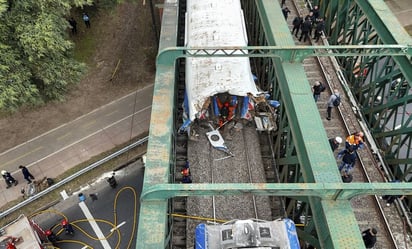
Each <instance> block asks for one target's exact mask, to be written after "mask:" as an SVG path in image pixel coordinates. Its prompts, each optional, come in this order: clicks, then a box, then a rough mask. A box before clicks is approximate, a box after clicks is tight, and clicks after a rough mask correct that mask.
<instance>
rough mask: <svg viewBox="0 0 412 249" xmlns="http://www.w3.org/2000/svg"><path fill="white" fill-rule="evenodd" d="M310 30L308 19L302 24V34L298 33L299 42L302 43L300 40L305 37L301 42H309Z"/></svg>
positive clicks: (310, 24)
mask: <svg viewBox="0 0 412 249" xmlns="http://www.w3.org/2000/svg"><path fill="white" fill-rule="evenodd" d="M311 29H312V22H311V20H310V19H306V20H305V21H304V22H303V24H302V32H301V33H300V37H299V41H302V38H303V37H305V38H304V39H303V42H306V40H309V39H310V38H309V31H310V30H311Z"/></svg>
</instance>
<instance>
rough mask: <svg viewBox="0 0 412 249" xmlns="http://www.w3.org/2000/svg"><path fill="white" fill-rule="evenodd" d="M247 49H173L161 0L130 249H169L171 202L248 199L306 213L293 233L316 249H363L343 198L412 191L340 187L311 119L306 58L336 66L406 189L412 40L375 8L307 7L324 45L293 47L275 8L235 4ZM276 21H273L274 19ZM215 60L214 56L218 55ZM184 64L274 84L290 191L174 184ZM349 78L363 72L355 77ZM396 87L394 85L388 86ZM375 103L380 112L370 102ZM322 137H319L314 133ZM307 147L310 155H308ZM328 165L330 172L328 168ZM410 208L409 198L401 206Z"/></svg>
mask: <svg viewBox="0 0 412 249" xmlns="http://www.w3.org/2000/svg"><path fill="white" fill-rule="evenodd" d="M241 2H242V6H243V10H244V13H245V16H246V19H247V23H248V25H249V26H248V33H249V36H250V38H249V40H250V43H251V44H253V46H250V47H244V48H233V49H234V50H236V51H248V53H243V54H242V53H234V52H233V53H227V52H226V53H225V52H224V51H223V50H222V48H207V49H202V48H199V49H195V50H194V49H187V48H185V47H178V46H177V40H178V39H179V37H177V34H178V33H177V30H178V13H179V1H178V0H165V3H164V5H163V17H162V26H161V34H160V43H159V53H158V57H157V71H156V79H155V90H154V97H153V107H152V117H151V124H150V135H149V144H148V151H147V161H146V168H145V177H144V186H143V191H142V194H141V199H140V203H141V207H140V218H139V219H140V220H139V225H138V237H137V247H136V248H138V249H161V248H168V245H169V240H170V237H171V235H170V233H171V229H172V225H173V222H172V217H170V216H169V215H168V214H169V213H170V205H171V200H172V198H174V197H181V196H209V195H240V194H245V193H252V194H256V195H273V196H288V197H290V198H296V199H299V200H302V201H304V202H306V203H308V204H309V205H310V208H311V210H312V213H313V216H312V223H311V224H310V225H309V226H306V227H305V228H304V231H300V233H299V236H300V237H301V238H302V239H303V240H306V239H308V240H309V239H313V238H312V237H311V234H312V233H311V232H312V231H315V230H316V231H317V233H316V234H317V238H316V239H317V244H318V245H321V247H322V248H328V249H332V248H364V245H363V241H362V238H361V236H360V234H359V226H358V224H357V221H356V219H355V216H354V213H353V210H352V208H351V204H350V200H351V198H353V197H355V196H359V195H378V194H379V195H382V194H405V195H412V184H411V183H408V182H407V183H400V184H396V186H393V185H392V184H390V183H358V182H354V183H351V184H344V183H342V182H341V179H340V175H338V174H337V172H336V169H335V168H336V161H335V158H334V157H333V155H332V154H330V155H326V156H325V155H324V154H323V155H322V156H319V155H317V154H316V151H319V150H323V151H327V150H330V148H329V147H328V146H329V145H328V144H327V143H324V142H322V140H324V141H326V140H327V136H326V134H324V133H322V132H319V127H322V122H321V120H320V119H319V118H316V116H315V118H314V116H313V115H312V114H313V113H315V112H318V110H317V109H316V108H315V107H316V106H315V105H313V104H308V103H309V101H310V102H313V99H312V97H308V96H311V95H312V93H311V92H310V90H309V91H308V88H305V87H301V86H302V84H303V83H305V84H306V85H308V84H309V83H308V80H307V77H306V75H305V71H304V69H303V65H302V61H303V60H304V59H305V58H307V57H311V56H327V57H336V59H337V61H338V63H339V65H340V68H341V71H342V76H343V77H344V78H345V79H346V81H347V82H348V84H349V85H348V87H346V88H345V90H346V91H347V93H350V94H351V95H353V96H354V98H355V100H356V104H357V105H358V106H359V107H360V111H361V114H362V115H363V117H364V119H365V120H366V125H367V128H368V129H369V131H370V133H371V134H372V135H373V137H374V140H375V142H376V144H377V146H378V152H379V156H381V157H382V160H383V162H384V163H385V166H386V167H387V168H388V169H389V170H390V173H391V174H392V175H393V177H396V178H398V179H406V180H407V181H411V178H410V175H411V171H412V167H411V166H412V156H411V153H412V152H411V147H412V146H411V144H412V137H411V135H412V124H411V121H412V117H411V115H410V114H411V112H412V103H411V102H412V93H411V86H412V63H411V55H412V40H411V37H410V36H409V35H408V34H407V33H406V31H405V30H404V29H403V28H402V26H401V25H400V24H399V22H398V21H397V19H396V17H395V16H394V15H393V14H392V13H391V11H390V10H389V9H388V7H387V6H386V4H385V3H384V2H383V1H382V0H368V1H367V0H355V1H352V0H323V1H315V2H314V4H318V5H319V6H320V10H321V11H320V12H321V15H322V16H325V17H326V30H325V33H326V36H327V37H328V43H329V44H330V45H328V46H296V45H295V42H294V41H293V39H292V36H291V32H290V29H289V27H288V26H287V24H286V22H285V20H284V18H283V16H282V13H281V8H280V5H279V3H278V1H276V0H241ZM274 17H276V18H274ZM222 51H223V52H224V53H220V52H222ZM189 56H247V57H250V60H254V61H255V63H256V64H258V65H260V67H261V68H264V69H267V71H266V74H265V77H267V78H266V79H265V82H270V83H272V84H273V86H274V87H273V93H272V94H273V96H275V97H276V99H278V100H280V101H281V102H282V103H284V104H283V105H282V108H281V109H280V116H281V117H282V119H281V120H280V124H279V127H281V129H279V130H278V132H279V133H281V134H278V136H276V137H277V139H278V141H275V144H277V145H278V146H277V147H276V150H278V151H279V150H281V147H286V151H287V153H278V154H279V155H280V156H279V158H277V160H278V161H277V163H278V164H279V165H282V166H286V167H291V168H295V169H298V171H299V176H300V177H296V179H295V182H294V183H282V184H275V183H266V184H241V183H238V184H175V183H172V181H171V178H170V174H171V172H173V171H174V167H175V165H174V162H175V158H174V150H175V148H173V144H174V143H173V141H174V139H175V135H176V130H177V127H174V121H173V120H174V118H175V117H174V113H175V109H176V108H177V107H176V106H175V95H176V94H175V91H176V75H175V73H176V61H177V59H179V58H186V57H189ZM354 70H358V71H360V72H365V73H364V74H360V75H358V74H354V73H353V72H354ZM398 78H399V79H400V81H399V84H394V82H397V81H396V80H397V79H398ZM377 96H381V97H384V100H385V101H382V102H381V103H380V104H379V105H370V100H371V99H376V97H377ZM319 133H321V134H319ZM315 148H316V149H315ZM331 165H333V167H332V166H331ZM406 203H407V205H408V208H411V207H412V199H408V200H407V201H406Z"/></svg>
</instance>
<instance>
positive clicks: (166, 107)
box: [136, 0, 178, 249]
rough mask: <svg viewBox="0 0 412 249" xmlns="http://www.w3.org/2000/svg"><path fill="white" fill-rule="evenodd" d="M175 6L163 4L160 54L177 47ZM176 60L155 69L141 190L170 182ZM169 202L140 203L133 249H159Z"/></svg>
mask: <svg viewBox="0 0 412 249" xmlns="http://www.w3.org/2000/svg"><path fill="white" fill-rule="evenodd" d="M177 17H178V5H177V3H176V1H174V0H166V1H165V5H164V8H163V22H162V26H161V39H160V43H159V50H162V49H165V48H167V47H173V46H176V42H177V26H178V25H177V21H178V18H177ZM175 61H176V60H175V58H169V60H164V61H163V64H162V65H157V68H156V78H155V85H154V86H155V88H154V93H153V104H152V114H151V120H150V134H149V137H150V139H149V142H148V147H147V162H146V166H145V172H144V182H143V190H142V191H147V190H146V189H147V188H150V187H152V186H155V185H156V184H159V183H167V182H169V172H170V170H169V167H170V161H171V159H172V158H171V152H170V151H171V144H172V137H171V136H172V135H173V131H174V130H173V110H174V96H173V94H170V93H173V92H174V89H175ZM167 212H168V200H167V199H162V200H149V201H143V202H141V203H140V214H139V225H138V228H139V229H138V232H137V239H136V249H162V248H165V247H166V246H165V244H166V243H167V241H165V240H166V238H167V235H168V233H169V230H168V229H169V227H168V226H167V224H168V222H167V221H168V219H167Z"/></svg>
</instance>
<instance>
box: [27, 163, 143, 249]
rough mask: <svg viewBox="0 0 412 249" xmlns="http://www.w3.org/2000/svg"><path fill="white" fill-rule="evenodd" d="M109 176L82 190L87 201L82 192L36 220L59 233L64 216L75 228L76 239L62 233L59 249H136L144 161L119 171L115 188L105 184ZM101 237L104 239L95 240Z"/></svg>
mask: <svg viewBox="0 0 412 249" xmlns="http://www.w3.org/2000/svg"><path fill="white" fill-rule="evenodd" d="M110 173H111V172H107V173H106V174H103V175H102V176H101V177H100V178H99V179H98V180H97V181H96V182H94V183H92V184H91V185H90V186H88V187H87V188H83V189H82V190H81V193H82V194H83V195H84V196H86V200H85V201H84V202H82V203H80V202H79V198H78V194H79V193H80V191H79V192H77V193H73V194H72V195H71V196H70V197H69V198H68V199H66V200H63V201H61V202H59V203H58V204H57V205H55V206H53V207H51V208H50V209H48V210H46V211H45V212H44V213H42V214H40V215H36V216H34V217H33V219H34V220H35V221H36V223H38V224H39V225H40V227H42V228H43V229H49V228H51V227H54V229H53V231H54V232H55V233H56V234H57V233H58V232H59V231H61V226H60V225H59V223H60V222H61V221H62V219H63V216H62V215H64V216H65V217H67V218H68V220H69V221H70V222H71V223H72V224H73V225H75V234H74V236H70V235H66V234H64V233H59V238H60V239H61V240H62V241H61V242H59V243H58V247H59V248H61V249H78V248H84V247H83V246H86V245H87V246H89V247H88V248H104V249H112V248H113V249H114V248H136V239H135V236H136V231H137V224H138V220H139V217H138V214H139V196H140V193H141V190H142V185H143V175H144V169H143V165H142V162H141V161H140V160H139V161H136V162H135V163H133V164H130V165H129V166H127V167H125V168H123V169H121V170H118V171H116V176H115V177H116V179H117V182H118V186H117V187H116V188H115V189H113V188H111V187H110V186H109V184H108V183H107V182H106V177H107V176H108V175H110ZM90 194H95V195H96V196H97V200H93V199H91V198H90ZM55 211H57V212H55ZM56 225H57V226H56ZM114 227H118V229H117V230H115V229H114ZM79 228H81V229H79ZM112 231H114V233H111V232H112ZM117 231H118V232H119V233H118V232H117ZM99 235H100V236H99ZM98 237H100V239H101V240H96V238H98ZM93 238H94V239H93ZM128 245H130V247H128Z"/></svg>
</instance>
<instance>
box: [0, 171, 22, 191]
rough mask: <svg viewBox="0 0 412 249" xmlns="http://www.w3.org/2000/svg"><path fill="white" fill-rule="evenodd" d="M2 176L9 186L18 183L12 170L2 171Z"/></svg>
mask: <svg viewBox="0 0 412 249" xmlns="http://www.w3.org/2000/svg"><path fill="white" fill-rule="evenodd" d="M2 176H3V178H4V180H5V181H6V185H7V188H10V187H11V185H12V184H14V185H17V183H18V182H17V181H16V179H14V177H13V176H12V175H11V174H10V172H2Z"/></svg>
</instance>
